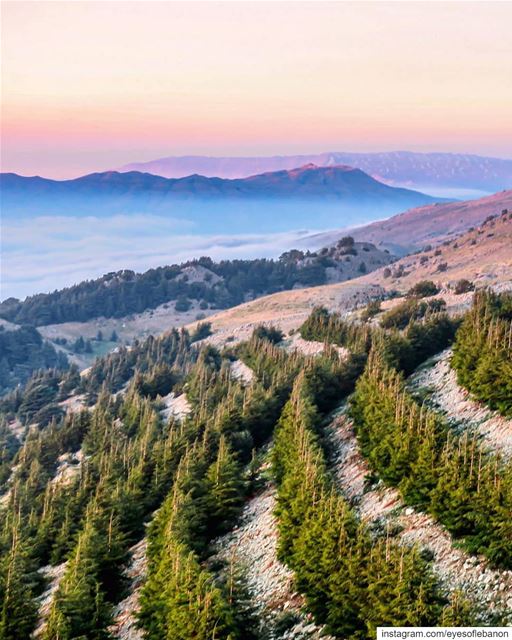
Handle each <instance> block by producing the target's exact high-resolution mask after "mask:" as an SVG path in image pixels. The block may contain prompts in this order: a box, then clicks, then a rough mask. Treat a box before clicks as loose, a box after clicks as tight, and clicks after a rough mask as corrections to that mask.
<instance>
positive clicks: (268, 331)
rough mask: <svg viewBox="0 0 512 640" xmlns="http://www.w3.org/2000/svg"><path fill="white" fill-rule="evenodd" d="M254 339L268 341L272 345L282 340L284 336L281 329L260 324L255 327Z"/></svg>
mask: <svg viewBox="0 0 512 640" xmlns="http://www.w3.org/2000/svg"><path fill="white" fill-rule="evenodd" d="M253 337H254V338H259V339H264V340H268V341H269V342H271V343H272V344H278V343H279V342H281V340H282V339H283V338H284V334H283V332H282V331H281V329H278V328H277V327H266V326H265V325H263V324H260V326H259V327H256V329H254V332H253Z"/></svg>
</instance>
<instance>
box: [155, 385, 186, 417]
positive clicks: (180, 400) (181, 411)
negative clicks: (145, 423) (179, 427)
mask: <svg viewBox="0 0 512 640" xmlns="http://www.w3.org/2000/svg"><path fill="white" fill-rule="evenodd" d="M161 402H162V404H163V405H164V408H163V409H162V410H161V411H160V414H161V416H162V417H163V418H164V420H169V418H171V417H173V418H176V419H177V420H183V419H184V418H186V417H187V416H188V414H189V413H190V412H191V410H192V407H191V406H190V403H189V401H188V400H187V396H186V395H185V394H184V393H182V394H180V395H179V396H177V395H176V394H175V393H174V392H172V391H171V393H169V394H168V395H166V396H164V397H163V398H161Z"/></svg>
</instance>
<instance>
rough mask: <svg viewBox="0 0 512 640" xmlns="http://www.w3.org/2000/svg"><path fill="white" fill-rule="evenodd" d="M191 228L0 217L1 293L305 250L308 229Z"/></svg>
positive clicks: (135, 220)
mask: <svg viewBox="0 0 512 640" xmlns="http://www.w3.org/2000/svg"><path fill="white" fill-rule="evenodd" d="M194 230H195V227H194V225H193V224H192V223H190V222H189V221H187V220H183V219H178V218H164V217H160V216H149V215H136V216H133V215H131V216H122V215H119V216H112V217H110V218H107V219H105V218H103V219H99V218H95V217H88V218H72V217H64V216H62V217H58V216H55V217H39V218H33V219H31V220H19V221H4V223H3V224H2V262H1V292H0V298H1V299H5V298H8V297H10V296H14V297H16V298H24V297H25V296H27V295H31V294H33V293H43V292H48V291H53V290H54V289H60V288H62V287H66V286H70V285H73V284H75V283H77V282H80V281H82V280H87V279H93V278H97V277H98V276H101V275H103V274H104V273H107V272H109V271H117V270H119V269H133V270H135V271H145V270H146V269H149V268H152V267H158V266H162V265H165V264H172V263H179V262H183V261H185V260H189V259H192V258H197V257H200V256H204V255H208V256H210V257H211V258H213V259H214V260H220V259H224V258H225V259H231V258H260V257H277V256H278V255H280V254H281V253H282V252H283V251H286V250H287V249H290V248H292V247H294V246H297V245H298V244H299V243H300V246H301V248H304V246H305V245H307V244H308V242H307V240H305V239H306V238H307V237H308V236H309V234H310V232H309V231H308V230H294V231H288V232H284V233H274V234H263V233H262V234H245V235H227V234H216V235H197V234H194ZM315 233H318V231H315ZM312 244H314V241H312Z"/></svg>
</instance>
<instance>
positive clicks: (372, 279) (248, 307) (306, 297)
mask: <svg viewBox="0 0 512 640" xmlns="http://www.w3.org/2000/svg"><path fill="white" fill-rule="evenodd" d="M511 247H512V213H509V214H507V215H502V216H498V217H497V218H495V219H493V220H489V221H488V222H486V223H485V224H484V225H482V226H481V227H480V228H477V229H475V230H474V231H469V232H466V233H464V234H461V235H460V236H458V237H456V238H453V239H452V240H451V241H450V243H449V244H448V245H446V246H442V247H440V248H439V249H438V251H439V250H440V251H441V253H440V254H439V255H435V253H436V250H435V249H434V250H430V251H428V252H420V253H417V254H414V255H410V256H405V257H404V258H402V259H401V260H399V261H398V262H396V263H394V264H393V265H392V266H391V267H388V269H389V270H390V272H391V273H390V275H389V276H388V277H386V274H387V271H386V267H384V268H381V269H378V270H376V271H373V272H372V273H369V274H367V275H365V276H361V277H359V278H356V279H355V280H350V281H349V282H341V283H337V284H328V285H323V286H319V287H308V288H306V289H299V290H294V291H283V292H279V293H274V294H272V295H269V296H264V297H262V298H259V299H258V300H253V301H251V302H247V303H245V304H242V305H240V306H238V307H234V308H233V309H228V310H226V311H221V312H219V313H218V314H215V315H212V316H210V317H209V318H208V320H209V321H210V322H211V323H212V328H213V331H214V335H213V336H212V338H210V340H211V341H213V342H214V343H219V344H222V343H223V342H224V341H225V340H226V338H229V337H230V336H235V337H237V338H238V339H245V338H246V337H247V336H248V335H250V333H251V331H252V330H253V328H254V327H255V326H257V325H258V324H260V323H262V322H267V323H273V324H275V325H276V326H279V327H280V328H281V329H282V330H283V331H285V332H288V331H290V330H294V329H296V328H297V327H298V326H299V325H300V324H301V323H302V322H303V321H304V320H305V318H306V317H307V316H308V315H309V313H310V312H311V309H313V308H314V307H315V306H324V307H326V308H328V309H330V310H333V311H342V312H343V311H347V310H349V309H351V308H353V307H354V306H356V305H359V306H362V305H364V304H366V302H367V301H368V300H369V299H371V298H377V297H382V296H385V294H386V291H390V290H395V291H396V290H398V291H401V292H405V291H407V290H408V289H409V288H410V287H411V286H413V285H414V284H416V283H417V282H419V281H421V280H425V279H429V280H434V281H436V282H438V283H440V284H441V286H442V287H445V286H446V285H447V284H449V283H454V282H456V281H457V280H459V279H462V278H467V279H468V280H471V281H472V282H474V283H475V284H476V285H477V286H486V285H495V286H497V287H499V288H502V287H504V288H512V249H511ZM443 263H446V270H445V271H440V270H439V265H440V264H441V265H443ZM400 273H401V275H398V274H400ZM442 296H443V298H445V299H446V302H447V304H448V307H449V308H450V307H453V308H455V309H457V310H460V306H461V303H462V302H464V303H467V302H468V299H467V296H463V295H460V296H459V295H455V294H454V293H452V292H450V291H449V290H448V289H446V290H443V293H442ZM394 302H395V301H393V303H394Z"/></svg>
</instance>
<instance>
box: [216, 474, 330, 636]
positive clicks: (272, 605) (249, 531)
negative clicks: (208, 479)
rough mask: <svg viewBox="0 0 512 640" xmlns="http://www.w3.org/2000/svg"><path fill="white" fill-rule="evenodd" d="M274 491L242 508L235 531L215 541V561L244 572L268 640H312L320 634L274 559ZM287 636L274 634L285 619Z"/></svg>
mask: <svg viewBox="0 0 512 640" xmlns="http://www.w3.org/2000/svg"><path fill="white" fill-rule="evenodd" d="M275 506H276V490H275V487H274V486H273V485H272V484H271V483H269V482H266V483H265V485H264V487H263V488H262V489H261V490H260V491H259V492H258V493H257V494H256V495H255V496H253V497H252V498H251V499H250V500H249V501H248V502H247V504H246V505H245V507H244V510H243V513H242V516H241V519H240V522H239V524H238V526H236V527H234V528H233V530H232V531H230V532H229V533H228V534H226V535H225V536H223V537H222V538H219V539H218V540H217V541H216V544H215V548H216V549H217V550H218V555H217V558H219V559H221V560H223V561H224V562H225V563H227V564H229V563H234V564H235V566H238V567H239V568H241V570H242V571H243V574H244V577H245V579H246V584H247V588H248V590H249V593H250V595H251V597H252V600H253V602H254V606H255V609H256V614H257V616H258V619H259V621H260V624H261V629H262V630H263V631H265V639H266V640H292V639H293V640H306V639H310V640H316V639H318V638H320V637H322V638H325V640H328V637H327V636H322V635H321V631H322V630H321V628H320V627H318V625H316V624H315V623H314V622H313V620H312V619H311V617H310V616H309V615H308V614H306V613H304V612H303V611H302V605H303V598H302V597H301V596H300V594H298V593H297V592H296V591H295V589H294V582H293V572H292V571H290V569H288V568H287V567H286V566H285V565H283V564H282V563H281V562H280V561H279V560H278V558H277V538H278V532H277V520H276V517H275V515H274V509H275ZM286 615H288V616H289V617H290V620H291V622H290V625H289V627H288V628H287V630H286V631H281V632H278V631H276V625H277V624H279V622H280V621H282V620H283V617H284V616H286Z"/></svg>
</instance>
